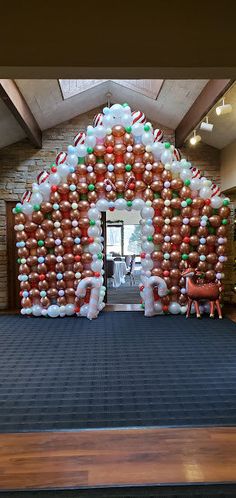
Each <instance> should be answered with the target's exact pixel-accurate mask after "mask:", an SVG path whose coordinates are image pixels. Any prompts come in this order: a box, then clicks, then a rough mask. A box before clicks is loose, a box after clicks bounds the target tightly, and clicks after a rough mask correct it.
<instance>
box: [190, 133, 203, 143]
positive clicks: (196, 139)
mask: <svg viewBox="0 0 236 498" xmlns="http://www.w3.org/2000/svg"><path fill="white" fill-rule="evenodd" d="M201 139H202V138H201V137H200V135H197V133H196V130H194V132H193V136H192V137H191V138H190V143H191V145H196V144H197V143H198V142H200V141H201Z"/></svg>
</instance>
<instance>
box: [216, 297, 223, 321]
mask: <svg viewBox="0 0 236 498" xmlns="http://www.w3.org/2000/svg"><path fill="white" fill-rule="evenodd" d="M215 303H216V309H217V312H218V315H219V318H222V311H221V306H220V301H219V299H216V301H215Z"/></svg>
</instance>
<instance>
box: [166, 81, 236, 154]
mask: <svg viewBox="0 0 236 498" xmlns="http://www.w3.org/2000/svg"><path fill="white" fill-rule="evenodd" d="M233 83H234V80H230V79H228V80H223V79H222V80H221V79H220V80H210V81H208V83H207V84H206V86H205V87H204V88H203V90H202V91H201V93H200V94H199V96H198V97H197V98H196V100H195V102H194V103H193V105H192V106H191V107H190V109H189V110H188V112H187V113H186V114H185V116H184V117H183V119H182V121H181V122H180V123H179V125H178V126H177V128H176V130H175V144H176V147H182V145H183V144H184V142H185V140H186V138H187V137H188V136H189V134H190V133H191V132H192V131H193V130H194V129H195V128H196V127H197V126H198V124H199V123H200V121H201V120H202V119H203V118H204V117H205V116H206V114H207V113H208V112H209V111H210V109H212V107H213V106H214V105H215V104H216V103H217V102H218V100H219V99H220V98H221V97H223V95H224V94H225V92H226V91H227V90H228V88H230V86H231V85H232V84H233Z"/></svg>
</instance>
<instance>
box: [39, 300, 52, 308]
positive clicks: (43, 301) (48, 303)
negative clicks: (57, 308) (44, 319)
mask: <svg viewBox="0 0 236 498" xmlns="http://www.w3.org/2000/svg"><path fill="white" fill-rule="evenodd" d="M40 302H41V304H42V306H43V308H48V306H49V305H50V304H51V303H50V299H48V297H41V299H40Z"/></svg>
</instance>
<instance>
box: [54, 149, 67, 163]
mask: <svg viewBox="0 0 236 498" xmlns="http://www.w3.org/2000/svg"><path fill="white" fill-rule="evenodd" d="M66 159H67V154H66V152H59V154H57V157H56V165H57V166H59V164H63V163H65V162H66Z"/></svg>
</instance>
